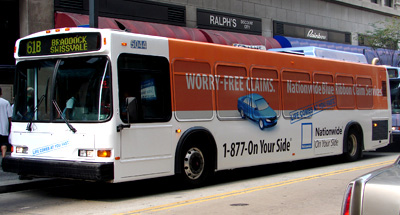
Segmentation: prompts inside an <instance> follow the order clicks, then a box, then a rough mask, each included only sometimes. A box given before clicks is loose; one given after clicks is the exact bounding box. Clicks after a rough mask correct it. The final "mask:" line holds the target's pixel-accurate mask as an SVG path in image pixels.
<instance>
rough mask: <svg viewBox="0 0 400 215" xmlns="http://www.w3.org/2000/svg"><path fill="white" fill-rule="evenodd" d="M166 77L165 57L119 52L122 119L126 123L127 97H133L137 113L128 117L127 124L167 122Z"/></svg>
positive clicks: (167, 86) (169, 97) (167, 73)
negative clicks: (120, 53)
mask: <svg viewBox="0 0 400 215" xmlns="http://www.w3.org/2000/svg"><path fill="white" fill-rule="evenodd" d="M169 77H170V76H169V63H168V60H167V59H166V58H163V57H156V56H145V55H135V54H122V55H121V56H120V57H119V58H118V84H119V107H120V117H121V120H122V121H123V122H125V123H126V122H128V118H127V117H128V116H127V115H128V114H127V111H128V110H127V104H126V98H128V97H135V98H136V103H137V106H136V113H135V114H134V116H135V117H134V118H132V117H130V119H131V120H130V121H129V122H130V123H135V122H166V121H169V120H170V118H171V114H172V109H171V91H170V80H169V79H170V78H169ZM132 114H133V113H130V115H132ZM132 119H134V120H133V121H132Z"/></svg>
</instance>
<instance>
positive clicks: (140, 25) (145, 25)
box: [55, 12, 208, 42]
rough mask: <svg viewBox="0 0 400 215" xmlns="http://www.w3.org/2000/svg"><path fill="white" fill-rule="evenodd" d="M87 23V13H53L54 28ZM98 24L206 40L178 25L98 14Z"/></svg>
mask: <svg viewBox="0 0 400 215" xmlns="http://www.w3.org/2000/svg"><path fill="white" fill-rule="evenodd" d="M88 25H89V16H87V15H82V14H75V13H64V12H56V14H55V28H63V27H81V26H88ZM98 25H99V28H109V29H118V30H127V31H129V32H132V33H138V34H146V35H153V36H163V37H170V38H177V39H184V40H193V41H199V42H208V41H207V39H206V37H205V36H204V35H203V33H201V32H200V31H199V30H198V29H192V28H186V27H180V26H173V25H164V24H157V23H149V22H140V21H133V20H125V19H114V18H107V17H100V16H99V21H98Z"/></svg>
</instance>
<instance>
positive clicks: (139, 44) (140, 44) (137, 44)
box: [131, 40, 147, 49]
mask: <svg viewBox="0 0 400 215" xmlns="http://www.w3.org/2000/svg"><path fill="white" fill-rule="evenodd" d="M131 48H132V49H147V41H145V40H131Z"/></svg>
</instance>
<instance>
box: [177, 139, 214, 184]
mask: <svg viewBox="0 0 400 215" xmlns="http://www.w3.org/2000/svg"><path fill="white" fill-rule="evenodd" d="M208 156H209V155H208V154H207V152H206V151H204V150H202V148H200V147H196V146H195V145H191V146H189V147H185V150H184V151H183V163H182V165H183V171H182V177H183V180H184V182H185V183H186V184H187V185H190V186H196V187H197V186H201V185H203V184H204V183H205V182H206V181H207V180H208V179H209V177H210V176H211V175H212V168H211V166H212V162H211V160H210V159H207V158H208Z"/></svg>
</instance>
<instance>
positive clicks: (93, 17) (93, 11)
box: [89, 0, 99, 28]
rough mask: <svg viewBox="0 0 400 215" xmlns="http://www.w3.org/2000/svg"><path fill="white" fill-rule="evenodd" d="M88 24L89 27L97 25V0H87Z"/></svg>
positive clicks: (96, 26)
mask: <svg viewBox="0 0 400 215" xmlns="http://www.w3.org/2000/svg"><path fill="white" fill-rule="evenodd" d="M89 26H90V27H91V28H98V27H99V1H98V0H89Z"/></svg>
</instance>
